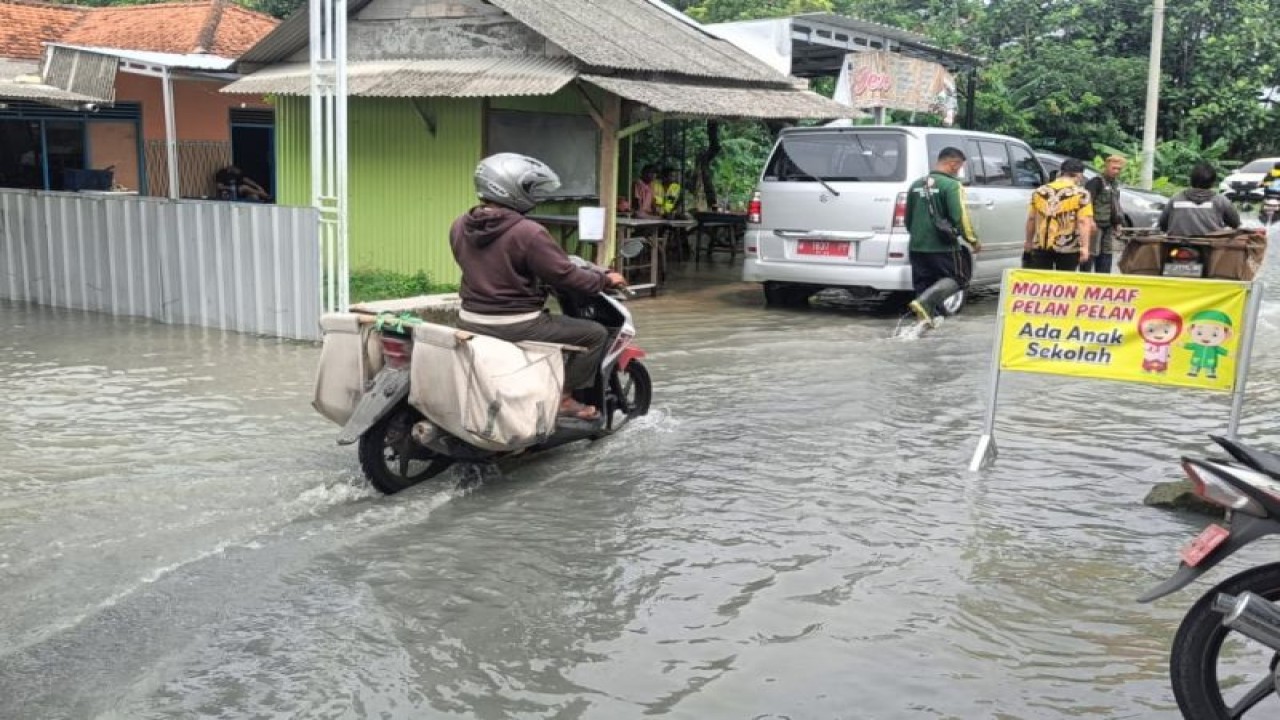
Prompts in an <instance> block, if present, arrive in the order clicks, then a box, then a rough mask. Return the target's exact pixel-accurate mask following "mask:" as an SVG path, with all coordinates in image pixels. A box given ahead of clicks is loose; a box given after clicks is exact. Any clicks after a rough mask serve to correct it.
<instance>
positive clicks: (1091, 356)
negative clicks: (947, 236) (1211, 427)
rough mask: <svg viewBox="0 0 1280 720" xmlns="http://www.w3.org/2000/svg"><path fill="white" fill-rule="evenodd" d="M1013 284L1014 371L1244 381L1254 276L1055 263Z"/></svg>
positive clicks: (1004, 345) (1225, 385) (1220, 385)
mask: <svg viewBox="0 0 1280 720" xmlns="http://www.w3.org/2000/svg"><path fill="white" fill-rule="evenodd" d="M1005 282H1006V285H1005V289H1004V292H1003V294H1002V295H1001V297H1000V302H1001V305H1002V308H1001V309H1002V311H1003V314H1004V327H1003V336H1002V340H1001V343H1000V367H1002V368H1004V369H1006V370H1017V371H1020V372H1042V373H1055V374H1058V375H1074V376H1077V377H1091V378H1102V379H1108V380H1128V381H1131V382H1145V383H1156V384H1160V385H1181V386H1184V387H1195V388H1203V389H1208V390H1222V391H1227V392H1230V391H1232V390H1234V389H1235V374H1236V363H1237V361H1238V360H1239V358H1240V349H1239V348H1240V338H1241V337H1242V336H1243V334H1244V333H1245V332H1246V329H1245V328H1244V327H1243V326H1244V320H1245V304H1246V303H1245V301H1246V298H1247V296H1248V292H1249V288H1248V285H1246V284H1243V283H1236V282H1227V281H1222V280H1188V279H1181V278H1161V277H1149V276H1140V275H1092V274H1086V273H1063V272H1052V271H1046V270H1014V271H1011V272H1010V273H1009V274H1008V276H1007V278H1006V280H1005ZM1250 331H1252V330H1251V329H1250Z"/></svg>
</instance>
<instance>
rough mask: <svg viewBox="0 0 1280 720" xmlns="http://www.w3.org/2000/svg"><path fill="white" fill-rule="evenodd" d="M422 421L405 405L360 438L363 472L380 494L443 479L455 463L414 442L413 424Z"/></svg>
mask: <svg viewBox="0 0 1280 720" xmlns="http://www.w3.org/2000/svg"><path fill="white" fill-rule="evenodd" d="M421 419H422V416H421V415H419V414H418V413H417V411H415V410H414V409H413V408H411V407H409V405H408V404H401V405H400V406H399V407H397V408H396V409H395V410H392V411H391V412H389V413H387V416H386V417H384V418H382V419H381V420H379V421H378V422H377V423H375V424H374V426H373V427H371V428H369V431H368V432H366V433H365V434H364V435H361V436H360V447H359V456H360V469H361V470H363V471H364V476H365V477H367V478H369V482H370V483H371V484H372V485H373V486H374V487H375V488H377V490H378V491H379V492H381V493H383V494H385V495H394V494H395V493H398V492H400V491H401V490H404V489H406V488H410V487H413V486H414V485H417V484H418V483H420V482H422V481H424V480H430V479H431V478H433V477H435V476H437V475H439V474H440V473H442V472H444V471H445V470H448V469H449V466H450V465H453V460H452V459H451V458H447V457H444V456H441V455H437V454H436V453H433V452H431V451H430V450H428V449H426V448H424V447H422V446H421V445H419V444H417V443H416V442H414V441H413V433H412V431H413V424H414V423H415V422H417V421H419V420H421Z"/></svg>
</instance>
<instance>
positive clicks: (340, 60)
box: [333, 0, 351, 312]
mask: <svg viewBox="0 0 1280 720" xmlns="http://www.w3.org/2000/svg"><path fill="white" fill-rule="evenodd" d="M333 27H334V33H333V34H334V39H335V42H334V50H335V53H334V66H333V72H334V80H335V85H334V94H333V102H334V104H335V105H336V106H337V107H336V108H335V112H334V131H335V133H334V134H335V138H334V140H335V142H336V143H337V147H336V148H335V150H336V153H335V155H336V157H335V158H334V159H335V160H336V162H335V163H334V164H335V165H336V168H335V174H336V175H337V179H338V182H337V185H336V187H335V188H334V190H335V194H336V195H337V197H336V198H335V200H336V203H335V205H336V209H337V213H338V217H337V220H338V223H337V231H338V232H337V235H338V238H337V240H338V298H337V300H338V310H339V311H340V312H346V311H347V307H348V306H349V305H350V304H351V303H350V300H351V266H350V253H349V252H348V249H347V229H348V224H347V0H336V2H335V3H334V21H333Z"/></svg>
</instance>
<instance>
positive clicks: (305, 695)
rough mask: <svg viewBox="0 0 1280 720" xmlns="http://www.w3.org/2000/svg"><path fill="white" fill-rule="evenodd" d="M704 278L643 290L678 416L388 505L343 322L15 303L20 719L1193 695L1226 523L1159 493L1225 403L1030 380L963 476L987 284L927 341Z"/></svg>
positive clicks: (642, 304) (1014, 390)
mask: <svg viewBox="0 0 1280 720" xmlns="http://www.w3.org/2000/svg"><path fill="white" fill-rule="evenodd" d="M703 277H704V276H703V275H699V276H697V278H694V279H690V280H686V281H685V283H684V284H683V290H680V291H678V292H673V293H671V294H669V295H665V296H663V297H660V298H659V299H657V300H648V299H639V300H636V301H634V302H633V304H632V309H633V312H634V313H635V314H636V320H637V325H638V327H639V330H640V336H639V343H640V344H641V346H642V347H644V348H645V349H646V350H648V351H649V353H650V357H649V359H648V361H647V362H648V364H649V366H650V369H651V371H652V373H653V376H654V378H655V401H654V410H653V412H652V414H651V415H649V416H648V417H646V418H644V419H642V420H640V421H638V422H636V423H635V424H633V425H632V426H630V427H629V428H628V429H627V430H626V431H625V432H624V433H622V434H620V435H618V436H615V437H612V438H609V439H607V440H604V441H601V442H598V443H595V444H593V445H584V446H577V447H572V448H565V449H562V450H558V451H555V452H552V453H549V454H547V455H544V456H541V457H537V458H530V459H529V460H527V461H525V462H522V463H520V464H518V465H516V466H515V467H514V468H512V469H510V470H509V471H508V473H507V474H506V475H505V476H503V477H490V478H487V479H486V480H484V481H483V482H482V483H481V484H479V485H478V486H474V487H469V488H465V489H464V488H463V487H462V486H461V484H460V483H459V478H458V476H457V475H456V474H455V473H452V472H451V473H449V474H447V475H446V476H443V477H442V478H441V479H439V480H438V481H433V482H431V483H428V484H425V485H422V486H419V487H416V488H413V489H411V490H409V491H406V492H404V493H402V494H400V495H397V496H394V497H382V496H380V495H378V494H376V493H375V492H373V491H372V490H371V489H370V488H369V486H368V485H367V484H366V483H365V481H364V480H363V479H362V478H361V477H360V475H359V470H358V468H357V465H356V458H355V453H354V451H353V450H351V449H349V448H338V447H335V446H334V445H333V442H332V438H333V434H334V430H335V428H334V427H333V426H331V425H329V424H327V423H326V421H324V420H323V419H321V418H320V417H319V416H318V415H316V414H315V413H314V412H312V411H311V410H310V408H309V406H308V402H309V401H310V394H311V381H312V376H313V371H314V367H315V363H316V360H317V357H318V349H317V348H316V347H315V346H312V345H309V344H299V343H290V342H281V341H276V340H269V339H261V338H254V337H248V336H244V335H236V334H232V333H223V332H219V331H215V330H205V329H200V328H191V327H175V326H165V325H159V324H155V323H151V322H148V321H142V320H135V319H118V318H109V317H103V316H98V315H92V314H85V313H78V312H68V311H59V310H50V309H47V308H38V307H31V306H17V305H12V304H4V303H0V396H3V397H4V399H5V407H6V410H5V412H4V413H3V414H0V607H3V608H4V612H3V613H2V614H0V718H40V719H41V720H55V719H59V718H75V719H81V718H96V719H107V718H119V719H121V720H123V719H129V720H135V719H142V718H192V717H210V718H302V717H305V718H335V719H336V718H422V717H430V718H623V717H639V716H642V715H652V716H667V717H687V718H700V719H701V718H795V719H799V718H859V719H880V718H963V719H966V720H968V719H971V718H1010V719H1011V718H1037V719H1038V718H1079V717H1098V718H1100V717H1106V718H1144V719H1151V718H1167V719H1172V718H1177V717H1178V713H1177V711H1176V709H1175V708H1174V707H1173V704H1172V699H1171V694H1170V690H1169V684H1168V680H1167V656H1168V647H1169V642H1170V639H1171V637H1172V633H1173V631H1174V629H1175V627H1176V625H1177V623H1178V621H1179V620H1180V618H1181V616H1182V613H1183V612H1184V611H1185V610H1186V608H1187V607H1189V606H1190V604H1191V603H1192V602H1193V601H1194V599H1195V597H1197V596H1198V595H1199V594H1200V593H1202V592H1204V591H1205V590H1206V589H1207V588H1208V584H1206V583H1199V584H1197V585H1196V586H1193V588H1192V589H1191V590H1190V591H1184V592H1183V593H1180V594H1178V595H1175V596H1173V597H1172V598H1169V599H1166V600H1163V601H1161V602H1159V603H1157V604H1155V605H1154V606H1144V605H1138V604H1136V603H1135V602H1134V598H1135V597H1136V596H1137V595H1138V594H1139V593H1140V592H1141V591H1142V590H1144V589H1146V588H1147V587H1148V586H1149V585H1151V584H1152V583H1154V582H1156V581H1157V580H1159V579H1162V578H1163V577H1165V576H1166V575H1167V573H1168V572H1169V571H1171V570H1172V568H1173V567H1174V565H1175V564H1176V550H1177V548H1178V547H1179V546H1180V545H1182V544H1183V543H1184V542H1185V541H1186V540H1187V539H1189V538H1190V537H1191V536H1192V535H1194V534H1195V533H1196V532H1198V531H1199V529H1200V528H1201V527H1202V526H1203V524H1204V522H1205V521H1204V519H1203V518H1200V517H1196V516H1190V515H1181V514H1174V513H1170V512H1166V511H1162V510H1156V509H1152V508H1147V507H1144V506H1143V505H1142V504H1141V500H1142V497H1143V496H1144V495H1145V493H1146V491H1147V490H1148V489H1149V487H1150V486H1151V484H1152V483H1154V482H1158V481H1162V480H1169V479H1175V478H1176V477H1177V475H1178V467H1177V458H1178V456H1179V455H1181V454H1198V453H1202V452H1204V451H1206V450H1207V449H1208V441H1207V438H1206V435H1207V434H1208V433H1210V432H1215V431H1221V430H1222V429H1223V428H1224V427H1225V423H1226V418H1227V411H1228V405H1227V398H1225V397H1219V396H1214V395H1205V394H1201V393H1187V392H1180V391H1177V390H1169V389H1164V388H1157V387H1147V386H1140V385H1122V384H1115V383H1102V382H1090V381H1081V380H1073V379H1068V378H1056V377H1051V376H1030V375H1010V376H1008V377H1007V379H1006V381H1005V384H1004V386H1003V388H1002V398H1001V412H1000V424H999V428H1000V430H999V440H1000V447H1001V456H1000V459H999V461H998V462H997V464H996V465H995V466H994V467H993V468H992V469H990V470H987V471H985V472H982V473H976V474H974V473H969V472H968V471H967V470H966V465H967V463H968V460H969V457H970V454H971V453H972V451H973V449H974V446H975V443H976V440H977V436H978V434H979V432H980V428H981V419H982V413H983V403H984V399H985V395H986V388H985V385H986V381H987V374H988V363H989V357H990V344H991V341H992V337H993V331H994V313H995V298H994V296H993V295H990V294H987V295H984V296H980V297H978V298H976V299H975V301H974V302H973V303H972V305H971V306H970V307H969V308H968V309H967V310H966V312H965V313H964V314H962V315H961V316H959V317H957V318H953V319H951V320H949V321H948V322H946V323H945V324H943V326H942V327H941V328H939V329H938V330H937V331H935V332H932V333H928V334H926V335H925V336H924V337H921V338H919V339H916V340H913V341H904V340H900V339H894V338H892V337H891V335H892V334H893V331H894V327H895V324H896V323H897V322H898V316H897V315H896V314H893V313H885V312H875V311H871V312H868V310H867V308H866V307H865V305H863V304H859V303H850V302H847V301H844V300H842V299H841V298H840V297H838V296H833V297H826V296H824V297H823V298H821V299H820V301H819V302H818V304H817V307H815V308H813V309H811V310H808V311H778V310H770V309H765V308H764V307H762V302H761V300H760V297H759V292H758V290H757V289H756V288H754V287H752V286H749V285H744V284H741V283H734V282H728V283H725V282H701V281H700V280H699V279H701V278H703ZM1277 298H1280V295H1277V293H1276V291H1271V292H1270V293H1269V294H1268V299H1267V301H1266V303H1265V304H1264V308H1263V313H1262V323H1261V327H1260V328H1259V332H1258V335H1257V342H1258V344H1257V347H1256V349H1255V353H1254V358H1255V362H1254V370H1253V374H1252V376H1251V378H1250V381H1249V391H1248V402H1247V404H1246V406H1245V421H1244V425H1243V428H1242V436H1243V437H1244V438H1246V439H1247V440H1251V441H1255V442H1258V443H1260V444H1261V445H1262V446H1264V447H1272V448H1280V422H1278V420H1277V414H1276V413H1274V412H1272V411H1271V408H1272V406H1273V405H1274V404H1275V402H1276V400H1277V397H1280V396H1278V395H1277V379H1278V378H1280V353H1277V352H1276V350H1278V349H1280V338H1278V336H1277V334H1276V332H1275V330H1276V326H1277V324H1278V323H1280V303H1277ZM1268 559H1270V558H1269V557H1268V555H1267V554H1266V553H1265V552H1263V551H1262V550H1261V549H1258V548H1255V549H1253V550H1252V551H1250V552H1249V553H1246V554H1244V555H1243V556H1241V557H1240V558H1238V559H1237V560H1235V561H1233V562H1232V563H1231V568H1234V569H1235V570H1238V569H1240V568H1243V567H1244V566H1246V564H1248V563H1250V562H1251V561H1252V562H1263V561H1266V560H1268ZM1225 576H1226V573H1225V572H1223V571H1221V570H1220V571H1217V572H1215V574H1214V575H1213V576H1212V577H1213V578H1215V579H1221V578H1222V577H1225ZM1264 667H1265V666H1263V667H1255V666H1246V667H1245V668H1244V670H1242V672H1244V671H1245V670H1247V671H1249V672H1256V671H1258V670H1261V669H1263V668H1264ZM1250 677H1251V678H1252V677H1256V675H1255V676H1250ZM1273 701H1274V699H1273ZM1277 708H1280V703H1277ZM1263 714H1264V715H1265V713H1263Z"/></svg>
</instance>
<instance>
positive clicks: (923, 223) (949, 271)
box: [906, 147, 982, 324]
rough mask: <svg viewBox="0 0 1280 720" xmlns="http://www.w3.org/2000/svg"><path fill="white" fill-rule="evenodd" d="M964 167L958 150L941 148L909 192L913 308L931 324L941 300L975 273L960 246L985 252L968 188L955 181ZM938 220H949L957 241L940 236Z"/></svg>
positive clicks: (924, 320)
mask: <svg viewBox="0 0 1280 720" xmlns="http://www.w3.org/2000/svg"><path fill="white" fill-rule="evenodd" d="M964 163H965V155H964V152H963V151H961V150H960V149H959V148H954V147H946V148H943V149H942V151H941V152H939V153H938V161H937V163H936V164H935V165H934V168H933V172H931V173H929V174H928V175H926V176H924V177H922V178H920V179H919V180H916V181H915V182H914V183H912V184H911V188H910V189H909V190H908V191H907V207H906V215H907V217H906V221H907V231H908V232H909V233H910V235H911V238H910V241H909V243H908V246H907V248H908V251H909V258H910V261H911V287H912V289H913V290H914V291H915V294H916V298H915V299H914V300H912V301H911V303H910V305H909V307H910V308H911V311H912V312H914V313H915V314H916V317H918V318H920V320H921V321H922V322H926V323H929V324H933V318H934V317H935V315H936V314H937V313H940V312H941V304H942V302H943V301H944V300H946V299H947V298H948V297H950V296H951V295H953V294H955V293H956V292H957V291H958V290H960V289H961V288H963V287H964V285H965V284H966V283H967V282H968V281H969V275H970V274H971V271H972V269H971V268H969V267H968V262H969V256H968V254H967V253H966V252H965V251H964V248H962V247H961V243H963V242H967V243H969V246H970V247H971V248H972V250H973V252H975V253H976V252H978V251H979V250H980V249H982V243H981V242H979V241H978V238H977V235H976V234H975V233H974V232H973V225H972V224H971V223H970V222H969V214H968V212H967V211H966V210H965V205H964V186H962V185H961V184H960V180H959V178H958V177H957V176H958V175H959V173H960V169H961V168H963V167H964ZM938 220H943V221H946V222H949V223H950V225H951V227H952V228H953V229H954V230H955V232H956V237H954V238H947V237H942V236H941V234H940V233H939V232H938Z"/></svg>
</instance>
